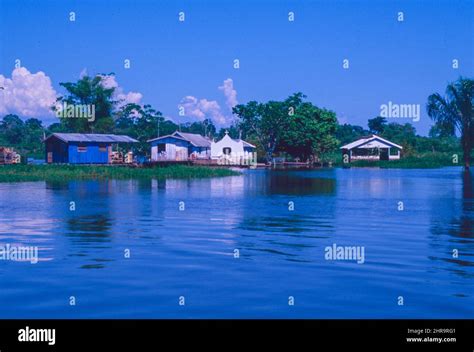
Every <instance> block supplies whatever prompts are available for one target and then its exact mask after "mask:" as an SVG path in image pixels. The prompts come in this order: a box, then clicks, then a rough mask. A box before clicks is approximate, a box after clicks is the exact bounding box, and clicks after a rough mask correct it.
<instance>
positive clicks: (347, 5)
mask: <svg viewBox="0 0 474 352" xmlns="http://www.w3.org/2000/svg"><path fill="white" fill-rule="evenodd" d="M71 11H74V12H75V14H76V21H75V22H71V21H69V13H70V12H71ZM180 11H184V12H185V15H186V19H185V22H179V21H178V13H179V12H180ZM289 11H293V12H294V13H295V21H294V22H289V21H288V12H289ZM399 11H402V12H403V13H404V21H403V22H398V21H397V13H398V12H399ZM473 23H474V6H473V1H457V0H449V1H448V0H446V1H444V0H443V1H439V0H438V1H435V0H433V1H416V0H410V1H259V0H253V1H225V0H224V1H223V0H221V1H198V0H194V1H151V0H150V1H145V0H142V1H140V0H136V1H131V0H129V1H123V0H118V1H117V0H115V1H100V0H96V1H91V0H77V1H75V0H68V1H48V0H45V1H17V0H0V39H1V41H0V75H2V76H3V79H10V78H11V76H12V71H13V69H14V68H15V67H14V65H15V60H16V59H20V60H21V66H23V67H24V68H26V69H27V70H28V72H29V73H31V74H36V73H37V72H38V71H42V72H44V74H45V75H46V76H48V77H49V78H50V79H51V82H52V87H53V89H54V91H55V92H56V93H57V94H61V93H63V92H64V91H63V90H62V88H61V87H60V86H59V82H68V81H75V80H77V79H78V78H79V75H80V73H81V72H82V71H83V70H84V69H87V72H88V73H89V74H95V73H110V72H114V73H115V75H116V81H117V82H118V85H120V87H121V90H123V93H124V94H125V95H126V94H127V93H128V92H137V93H140V94H141V100H140V102H141V103H149V104H152V105H153V106H154V107H155V108H156V109H158V110H160V111H162V112H163V114H164V115H165V116H168V117H170V118H172V119H173V120H175V121H189V120H193V119H197V118H198V115H199V111H196V109H197V110H199V109H201V112H203V113H204V115H206V114H208V113H209V114H215V113H216V109H217V110H219V111H218V113H220V114H221V115H222V116H223V117H225V118H226V120H227V121H230V119H231V114H230V110H229V108H228V106H227V105H226V96H225V94H224V92H223V90H220V89H218V87H219V86H222V85H223V82H224V80H226V79H231V80H232V86H231V87H230V88H231V90H232V89H233V90H235V92H234V93H236V94H237V101H238V102H239V103H245V102H248V101H250V100H258V101H267V100H271V99H284V98H285V97H287V96H288V95H290V94H292V93H294V92H298V91H301V92H303V93H305V94H306V95H307V96H308V100H310V101H311V102H313V103H314V104H316V105H318V106H320V107H325V108H328V109H331V110H333V111H335V112H336V114H337V116H338V118H339V120H340V121H341V122H347V123H351V124H358V125H362V126H366V123H367V119H369V118H373V117H375V116H377V115H379V113H380V105H381V104H385V103H388V102H389V101H392V102H394V103H399V104H421V119H420V121H419V122H416V123H414V125H415V127H416V128H417V131H418V132H419V133H421V134H426V133H427V132H428V130H429V126H430V125H431V121H430V119H429V117H428V116H427V114H426V111H425V104H426V98H427V97H428V95H429V94H431V93H433V92H440V93H441V92H444V89H445V87H446V84H447V83H448V82H449V81H452V80H455V79H456V78H458V77H459V76H461V75H463V76H469V77H473V72H474V70H473V66H474V65H473V58H474V43H473V38H474V36H473V33H474V31H473ZM125 59H130V60H131V68H130V69H125V68H124V60H125ZM234 59H239V60H240V68H239V69H234V67H233V60H234ZM344 59H349V65H350V66H349V69H347V70H346V69H344V68H343V66H342V63H343V60H344ZM453 59H457V60H459V68H458V69H453V67H452V60H453ZM0 78H1V77H0ZM36 81H37V80H36ZM32 82H35V80H32ZM228 82H229V81H228ZM0 83H1V82H0ZM31 84H35V83H31ZM39 91H41V89H39ZM0 92H1V91H0ZM35 92H36V91H35ZM35 94H36V93H35ZM38 94H39V95H41V94H40V93H38ZM187 96H188V97H194V98H195V99H196V100H195V102H202V103H203V104H197V103H196V104H194V106H193V107H192V109H190V110H188V109H187V110H186V112H187V115H188V116H187V117H180V116H179V114H178V106H179V104H180V103H182V101H183V98H185V97H187ZM40 98H41V97H37V98H35V99H40ZM12 99H13V98H12ZM19 99H20V100H21V99H22V98H21V96H20V98H19ZM25 99H26V98H25ZM188 100H189V99H188ZM227 102H229V101H228V100H227ZM21 103H22V102H21V101H20V102H18V101H16V102H13V103H12V102H9V103H7V102H6V101H5V99H4V101H3V102H2V100H1V97H0V115H1V113H2V112H3V113H5V112H15V111H12V110H15V109H19V108H18V105H21ZM209 103H211V104H209ZM2 104H3V110H2ZM216 104H217V105H216ZM209 105H211V108H210V109H208V110H206V109H207V108H208V107H209ZM40 115H41V113H39V116H37V117H41V118H43V119H44V120H45V121H47V122H51V121H52V117H51V116H49V117H48V116H46V115H41V116H40ZM210 117H211V116H210ZM393 122H402V123H404V122H410V120H409V119H394V120H393Z"/></svg>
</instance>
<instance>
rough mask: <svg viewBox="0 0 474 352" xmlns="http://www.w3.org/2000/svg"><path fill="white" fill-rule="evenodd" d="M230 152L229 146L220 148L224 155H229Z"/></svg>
mask: <svg viewBox="0 0 474 352" xmlns="http://www.w3.org/2000/svg"><path fill="white" fill-rule="evenodd" d="M231 152H232V149H231V148H229V147H225V148H222V153H224V154H225V155H230V153H231Z"/></svg>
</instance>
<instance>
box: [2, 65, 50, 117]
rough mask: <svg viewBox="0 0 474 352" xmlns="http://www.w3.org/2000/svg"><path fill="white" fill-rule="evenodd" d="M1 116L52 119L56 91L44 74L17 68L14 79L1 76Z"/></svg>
mask: <svg viewBox="0 0 474 352" xmlns="http://www.w3.org/2000/svg"><path fill="white" fill-rule="evenodd" d="M0 87H3V89H1V88H0V115H5V114H17V115H20V116H22V117H51V116H53V115H54V114H53V111H51V106H52V105H53V104H54V103H55V102H56V96H57V94H56V91H55V90H54V88H53V86H52V84H51V79H50V78H49V77H48V76H46V75H45V74H44V72H41V71H39V72H37V73H31V72H30V71H28V70H27V69H26V68H25V67H19V68H15V69H14V70H13V72H12V77H11V78H7V77H4V76H3V75H0Z"/></svg>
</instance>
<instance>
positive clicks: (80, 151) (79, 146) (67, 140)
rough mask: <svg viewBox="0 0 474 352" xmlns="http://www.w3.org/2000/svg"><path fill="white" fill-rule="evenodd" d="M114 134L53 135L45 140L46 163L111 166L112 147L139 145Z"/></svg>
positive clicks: (131, 139) (126, 137) (133, 140)
mask: <svg viewBox="0 0 474 352" xmlns="http://www.w3.org/2000/svg"><path fill="white" fill-rule="evenodd" d="M137 142H138V141H137V140H135V139H133V138H130V137H128V136H122V135H114V134H83V133H53V134H52V135H50V136H49V137H47V138H46V139H45V140H44V143H45V150H46V162H47V163H48V164H51V163H62V164H110V163H111V162H112V159H111V157H112V146H113V145H114V144H122V143H137Z"/></svg>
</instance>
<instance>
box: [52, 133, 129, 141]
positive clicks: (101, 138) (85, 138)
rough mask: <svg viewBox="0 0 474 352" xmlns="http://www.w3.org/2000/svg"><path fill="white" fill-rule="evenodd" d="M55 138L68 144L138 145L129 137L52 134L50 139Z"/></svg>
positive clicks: (91, 134) (93, 134)
mask: <svg viewBox="0 0 474 352" xmlns="http://www.w3.org/2000/svg"><path fill="white" fill-rule="evenodd" d="M53 136H54V137H57V138H59V139H60V140H62V141H64V142H66V143H69V142H79V143H87V142H95V143H138V141H137V140H136V139H133V138H131V137H129V136H124V135H116V134H95V133H53V134H52V135H51V136H49V137H48V138H46V139H45V140H47V139H49V138H51V137H53Z"/></svg>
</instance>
